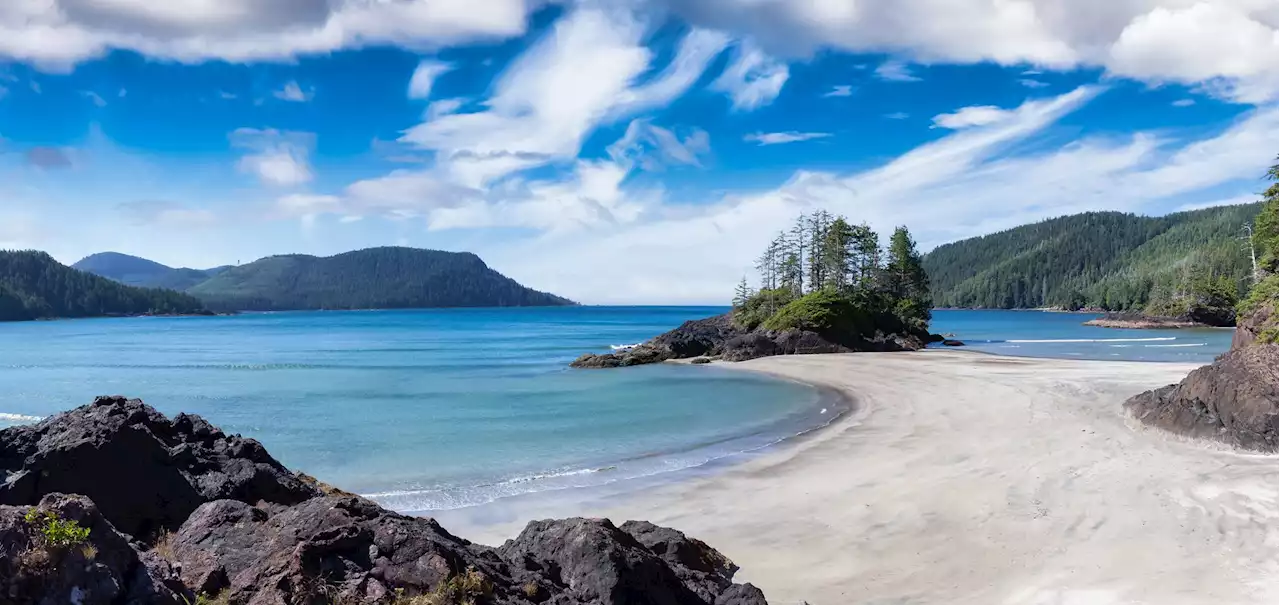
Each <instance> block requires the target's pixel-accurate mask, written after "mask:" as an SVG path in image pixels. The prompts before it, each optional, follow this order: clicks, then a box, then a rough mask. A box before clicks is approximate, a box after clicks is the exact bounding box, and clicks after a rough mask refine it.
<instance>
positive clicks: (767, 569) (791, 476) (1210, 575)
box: [449, 351, 1280, 605]
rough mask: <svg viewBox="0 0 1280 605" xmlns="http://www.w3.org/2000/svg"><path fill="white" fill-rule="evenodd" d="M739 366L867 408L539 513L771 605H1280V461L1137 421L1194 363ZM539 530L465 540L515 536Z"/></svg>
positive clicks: (473, 534) (506, 527) (474, 534)
mask: <svg viewBox="0 0 1280 605" xmlns="http://www.w3.org/2000/svg"><path fill="white" fill-rule="evenodd" d="M727 367H732V368H739V369H741V370H743V371H758V372H767V373H770V374H774V375H777V376H781V377H786V378H790V379H795V380H800V381H804V382H808V383H811V384H815V385H822V386H827V387H831V388H835V389H839V390H840V391H842V392H843V393H845V394H846V395H848V396H850V397H853V398H854V399H855V400H856V402H857V409H856V411H855V412H854V413H852V414H849V415H847V416H846V417H844V418H842V419H840V420H839V421H837V422H836V423H834V424H833V425H832V426H829V427H828V428H826V429H824V430H822V431H820V432H819V433H817V434H815V435H813V436H810V437H807V438H804V439H800V440H797V441H796V442H794V443H791V444H787V445H784V446H782V447H778V448H776V449H775V450H773V451H770V452H768V453H766V454H764V455H761V456H758V457H755V458H753V459H750V460H748V461H747V462H745V463H743V464H740V465H737V466H734V467H731V468H728V469H726V470H724V471H723V472H720V473H716V474H714V475H711V476H704V477H698V478H694V479H691V480H688V481H683V482H678V483H674V484H668V485H663V486H660V487H657V488H654V489H652V490H647V491H645V492H644V493H642V494H639V495H635V496H632V497H627V498H623V499H614V500H610V501H608V502H606V503H601V504H583V505H581V506H579V507H576V508H575V507H572V506H571V507H569V508H570V509H568V510H566V509H565V508H564V507H563V506H562V507H559V508H558V509H557V510H545V511H544V510H535V511H523V512H526V513H528V514H526V515H523V517H524V518H525V519H528V518H529V517H530V516H543V513H546V514H547V515H563V514H579V515H588V516H607V517H609V518H611V519H613V520H614V521H615V522H618V523H621V522H622V521H623V520H625V519H648V520H650V521H653V522H655V523H659V524H662V525H669V526H672V527H676V528H679V529H681V530H683V531H685V532H686V533H688V534H690V535H692V536H695V537H698V538H700V539H703V540H705V541H707V542H708V543H710V544H712V545H714V546H715V547H716V548H717V549H719V550H720V551H721V552H723V553H725V554H726V555H728V556H729V557H730V558H732V559H733V560H734V561H735V562H736V563H738V564H739V565H741V566H742V568H743V569H742V571H741V572H739V575H738V578H737V579H738V581H749V582H752V583H754V584H756V585H757V586H760V587H761V588H762V589H763V590H764V591H765V594H766V595H767V596H768V597H769V600H770V602H773V603H799V602H802V601H807V602H808V603H810V604H812V605H828V604H830V605H844V604H851V605H853V604H888V603H895V604H907V603H913V604H914V603H944V604H962V603H973V604H983V605H993V604H994V605H1004V604H1008V605H1015V604H1016V605H1024V604H1025V605H1120V604H1152V605H1179V604H1208V603H1212V604H1217V605H1230V604H1241V605H1244V604H1250V605H1252V604H1257V603H1275V602H1276V601H1277V599H1278V598H1280V590H1278V588H1277V583H1278V582H1280V577H1278V573H1277V547H1278V545H1280V538H1278V536H1277V533H1278V527H1277V490H1278V489H1280V486H1278V481H1277V458H1276V457H1275V456H1262V455H1248V454H1239V453H1233V452H1228V451H1223V450H1222V449H1221V448H1216V447H1213V446H1209V445H1206V444H1202V443H1195V442H1188V441H1185V440H1182V439H1178V438H1175V437H1170V436H1168V435H1166V434H1163V433H1161V432H1157V431H1154V430H1150V429H1145V428H1143V427H1140V426H1137V425H1136V424H1135V423H1133V422H1132V421H1129V420H1128V419H1127V418H1126V417H1125V416H1124V414H1123V412H1122V410H1121V406H1120V403H1121V402H1122V401H1123V400H1124V399H1125V398H1126V397H1127V396H1129V395H1131V394H1134V393H1137V392H1139V391H1142V390H1145V389H1148V388H1152V387H1156V386H1160V385H1164V384H1167V383H1171V382H1176V381H1177V380H1179V379H1181V378H1182V377H1183V376H1184V375H1185V374H1186V373H1187V372H1188V371H1190V370H1191V369H1192V368H1193V366H1189V365H1184V364H1157V363H1125V362H1105V361H1076V360H1059V359H1027V358H1010V357H997V356H990V355H982V354H975V353H969V352H961V351H926V352H921V353H886V354H874V353H859V354H851V355H812V356H787V357H771V358H765V359H758V360H754V361H749V362H743V363H740V364H728V365H727ZM455 522H457V520H452V521H450V523H455ZM522 525H523V523H522V522H521V523H512V524H502V525H490V526H488V527H475V528H467V529H466V530H465V531H464V532H463V535H466V536H468V537H469V538H472V539H474V540H476V541H478V542H484V543H490V544H493V543H500V542H501V541H502V540H503V539H505V538H508V537H511V536H512V535H514V534H515V533H517V532H518V530H519V528H520V527H521V526H522ZM449 527H451V528H454V527H455V526H454V525H449ZM458 529H462V528H458Z"/></svg>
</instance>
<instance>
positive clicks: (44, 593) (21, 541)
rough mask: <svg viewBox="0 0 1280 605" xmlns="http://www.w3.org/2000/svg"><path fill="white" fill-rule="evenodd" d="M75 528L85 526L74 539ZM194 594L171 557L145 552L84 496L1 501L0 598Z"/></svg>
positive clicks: (170, 599)
mask: <svg viewBox="0 0 1280 605" xmlns="http://www.w3.org/2000/svg"><path fill="white" fill-rule="evenodd" d="M50 523H56V524H59V525H54V526H50V525H49V524H50ZM69 523H74V524H75V525H74V526H70V525H68V524H69ZM75 529H87V530H88V534H87V535H85V536H83V540H77V539H75V538H73V537H70V536H72V534H71V533H69V532H71V531H74V530H75ZM194 596H195V595H193V594H191V592H190V591H187V590H186V588H185V587H183V585H182V584H181V582H179V581H177V577H176V575H175V574H174V573H173V570H172V569H171V568H170V567H169V565H168V563H166V562H165V561H163V560H161V559H159V558H157V557H154V556H149V555H146V554H142V555H140V554H139V553H138V551H137V550H135V549H134V547H133V546H132V545H131V544H130V541H129V537H128V536H125V535H123V534H121V533H120V532H119V531H117V530H116V528H115V527H113V526H112V525H111V523H110V522H108V521H107V520H106V519H105V518H104V517H103V516H102V514H101V513H100V512H99V511H98V508H97V507H96V506H94V503H93V502H92V501H91V500H89V499H88V498H85V497H84V496H77V495H66V494H48V495H46V496H45V497H43V498H42V499H41V500H40V502H39V504H38V505H36V506H34V507H33V506H4V505H0V603H12V604H19V603H30V604H39V605H65V604H66V603H78V604H80V605H116V604H123V605H184V604H185V603H186V602H187V599H194Z"/></svg>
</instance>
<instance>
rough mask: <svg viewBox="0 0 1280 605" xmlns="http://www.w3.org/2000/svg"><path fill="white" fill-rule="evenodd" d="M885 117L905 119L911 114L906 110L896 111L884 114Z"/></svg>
mask: <svg viewBox="0 0 1280 605" xmlns="http://www.w3.org/2000/svg"><path fill="white" fill-rule="evenodd" d="M884 117H886V118H889V119H890V120H905V119H907V118H909V117H911V114H909V113H907V112H905V111H895V112H893V113H886V114H884Z"/></svg>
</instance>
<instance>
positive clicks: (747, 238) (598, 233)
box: [477, 88, 1280, 304]
mask: <svg viewBox="0 0 1280 605" xmlns="http://www.w3.org/2000/svg"><path fill="white" fill-rule="evenodd" d="M1097 92H1098V90H1097V89H1094V88H1081V89H1077V90H1075V91H1072V92H1070V93H1067V94H1064V95H1061V96H1058V97H1053V98H1049V99H1043V100H1034V101H1028V102H1026V103H1024V104H1023V105H1022V106H1020V107H1016V108H1012V109H1009V110H1007V111H1008V112H1009V116H1008V117H1007V119H1004V120H1001V121H999V122H994V123H991V124H988V125H985V126H973V127H970V128H966V129H964V130H958V131H955V132H953V133H950V134H948V135H947V136H945V137H943V138H941V139H939V140H936V141H933V142H930V143H927V144H925V145H923V146H921V147H918V148H916V149H914V150H912V151H910V152H908V153H906V154H904V155H902V156H900V157H898V158H896V159H894V160H892V161H890V162H888V163H886V164H884V165H881V166H878V167H875V168H872V169H869V170H864V171H860V172H854V173H850V174H838V173H829V172H812V171H800V172H797V173H796V174H795V175H794V176H793V177H792V178H791V179H789V180H788V181H787V182H786V183H784V184H782V185H780V186H779V187H777V188H774V189H769V190H765V191H759V192H755V193H746V194H741V195H734V196H730V197H727V198H725V199H723V200H721V201H719V202H716V203H711V204H707V205H703V206H699V207H698V208H697V209H695V210H691V211H689V212H683V213H681V212H674V211H672V210H667V211H662V210H659V209H654V208H648V209H646V211H645V212H644V213H643V214H642V215H641V216H640V217H639V218H638V219H637V220H635V221H632V222H622V223H595V224H594V225H593V226H592V227H591V228H590V229H588V230H586V231H579V232H576V233H574V235H573V237H563V236H559V235H556V234H551V235H547V236H544V237H542V238H537V239H532V240H523V241H514V242H501V243H494V244H492V245H489V246H485V247H481V248H478V249H477V252H479V253H480V254H482V256H484V258H485V259H486V261H488V262H489V264H490V265H491V266H494V267H495V268H498V269H499V270H501V271H503V272H504V273H506V274H508V275H511V276H512V277H513V278H515V279H517V280H521V281H522V282H525V283H529V284H532V285H535V286H536V287H539V288H544V289H549V290H551V291H554V292H557V293H559V294H562V295H565V296H570V297H573V298H575V299H577V300H582V301H585V302H589V303H599V304H608V303H632V304H635V303H723V302H724V301H725V300H727V299H728V297H729V296H730V295H731V292H732V290H733V285H734V282H735V281H736V279H737V278H738V277H739V276H741V275H742V274H743V273H744V272H746V273H749V272H750V266H751V263H752V259H754V258H755V257H756V255H757V254H758V253H759V250H760V248H761V247H762V246H763V245H764V244H766V243H767V242H768V241H769V240H770V239H771V238H772V236H773V234H774V232H775V231H776V229H777V228H778V225H786V224H789V223H790V222H791V221H792V220H793V219H794V218H795V216H796V215H798V214H799V213H801V212H806V211H811V210H813V209H817V208H825V209H827V210H829V211H831V212H836V213H840V214H844V215H846V216H848V217H849V218H850V219H852V220H855V221H859V222H861V221H864V220H865V221H867V222H868V223H869V224H870V225H871V226H872V227H873V228H875V229H877V230H878V231H880V232H881V233H887V232H888V231H890V230H891V229H892V228H893V227H894V226H895V225H899V224H905V225H907V226H909V227H910V228H911V230H912V232H913V234H914V235H915V236H916V238H917V239H918V240H919V241H920V243H921V245H922V247H923V248H925V249H929V248H931V247H933V246H935V245H937V244H940V243H944V242H947V241H952V240H955V239H959V238H964V237H971V236H975V235H981V234H984V233H990V232H993V231H998V230H1001V229H1005V228H1009V227H1013V226H1016V225H1019V224H1024V223H1027V222H1033V221H1036V220H1041V219H1044V218H1049V217H1052V216H1059V215H1063V214H1072V213H1078V212H1084V211H1089V210H1126V211H1135V212H1163V211H1169V210H1172V209H1175V208H1177V207H1178V206H1179V205H1181V204H1185V201H1183V200H1185V199H1188V198H1191V199H1194V196H1196V195H1202V194H1201V193H1200V192H1205V191H1209V190H1211V189H1212V190H1214V191H1219V190H1222V189H1224V188H1225V189H1232V188H1234V189H1235V190H1236V191H1239V192H1240V195H1241V196H1242V197H1240V198H1231V199H1232V200H1235V199H1239V200H1240V201H1250V200H1251V199H1252V198H1251V197H1250V196H1251V195H1252V194H1251V193H1249V192H1251V191H1253V190H1255V189H1256V188H1257V186H1258V178H1257V177H1258V174H1259V173H1260V172H1261V171H1262V170H1264V169H1265V167H1264V164H1265V163H1268V162H1269V158H1271V157H1273V155H1274V153H1275V151H1274V150H1275V148H1276V147H1277V145H1280V140H1278V139H1277V132H1276V128H1275V124H1276V122H1277V120H1278V119H1280V116H1278V114H1277V111H1276V110H1275V109H1274V108H1267V109H1264V110H1258V111H1255V112H1252V113H1250V114H1249V115H1247V116H1245V117H1244V118H1243V119H1241V120H1240V121H1238V122H1237V123H1235V124H1233V125H1231V126H1230V127H1228V128H1226V129H1225V130H1223V131H1221V132H1219V133H1216V134H1213V135H1209V136H1208V138H1204V139H1200V140H1191V141H1187V140H1175V139H1171V138H1167V137H1168V136H1169V135H1170V134H1172V133H1169V132H1167V131H1162V132H1161V133H1160V134H1158V135H1157V134H1147V133H1138V134H1134V135H1132V136H1129V137H1125V138H1107V139H1095V138H1086V139H1082V140H1079V141H1076V142H1074V143H1072V144H1069V145H1066V146H1053V147H1049V148H1046V149H1043V150H1041V151H1036V152H1034V153H1031V154H1018V155H1010V153H1009V151H1010V150H1011V149H1015V148H1022V145H1020V143H1022V142H1025V141H1028V140H1030V139H1031V138H1032V137H1035V136H1037V135H1039V134H1040V133H1042V132H1044V130H1045V128H1046V127H1048V126H1050V125H1052V124H1054V123H1055V122H1057V121H1058V120H1059V119H1061V118H1062V117H1063V116H1064V115H1067V114H1068V113H1070V112H1072V111H1075V110H1076V109H1077V108H1079V107H1081V106H1082V105H1084V104H1085V103H1087V102H1088V101H1089V100H1090V99H1092V98H1093V97H1094V96H1095V95H1096V94H1097ZM1028 191H1034V192H1035V195H1028V194H1027V192H1028ZM1213 199H1215V200H1217V199H1222V196H1216V197H1214V198H1213ZM1223 201H1224V202H1225V201H1226V200H1223ZM620 251H625V253H621V252H620ZM689 259H697V261H696V262H689ZM548 266H555V267H559V268H560V269H558V270H557V271H556V272H553V273H552V272H547V271H545V267H548Z"/></svg>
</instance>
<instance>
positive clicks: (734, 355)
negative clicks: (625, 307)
mask: <svg viewBox="0 0 1280 605" xmlns="http://www.w3.org/2000/svg"><path fill="white" fill-rule="evenodd" d="M899 327H900V326H899ZM931 339H933V337H931V336H930V335H929V334H928V333H927V332H922V331H912V330H908V329H905V328H903V329H899V330H897V331H891V332H885V331H883V330H875V331H872V332H871V333H868V334H844V335H837V334H819V333H817V332H813V331H808V330H778V331H773V330H766V329H763V328H756V329H752V330H749V329H746V328H743V327H742V326H740V325H738V324H737V323H735V322H734V320H733V317H732V315H731V314H728V313H726V314H724V315H716V316H714V317H708V318H706V319H697V320H692V321H686V322H684V323H683V324H681V325H680V327H678V328H676V329H674V330H671V331H670V332H666V333H664V334H660V335H658V336H656V337H654V338H652V339H650V340H648V341H646V342H644V343H641V344H638V345H636V346H634V347H631V348H629V349H625V350H622V351H616V352H613V353H605V354H599V355H598V354H594V353H586V354H584V355H582V356H580V357H578V358H577V359H575V360H574V361H573V363H571V364H569V365H570V366H571V367H575V368H617V367H625V366H634V365H642V364H647V363H659V362H663V361H667V360H671V359H690V358H699V359H703V358H705V359H708V360H710V359H720V360H723V361H746V360H748V359H756V358H759V357H769V356H772V355H804V354H812V353H851V352H855V351H915V350H919V349H923V348H924V346H925V344H926V342H928V341H930V340H931Z"/></svg>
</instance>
